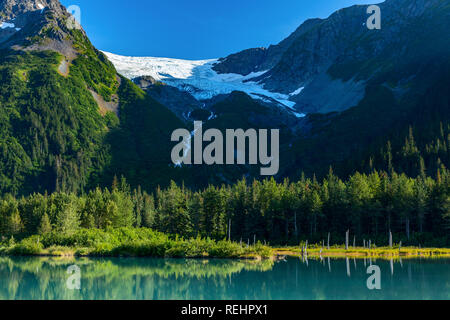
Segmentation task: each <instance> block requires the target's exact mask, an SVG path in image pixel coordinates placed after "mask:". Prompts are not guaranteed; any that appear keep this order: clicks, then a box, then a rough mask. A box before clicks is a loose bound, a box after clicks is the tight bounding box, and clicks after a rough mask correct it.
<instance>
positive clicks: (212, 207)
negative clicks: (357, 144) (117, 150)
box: [0, 166, 450, 247]
mask: <svg viewBox="0 0 450 320" xmlns="http://www.w3.org/2000/svg"><path fill="white" fill-rule="evenodd" d="M449 191H450V171H449V170H447V169H445V168H444V167H443V166H442V168H441V169H439V170H438V171H437V174H436V178H431V177H429V176H427V175H425V173H422V174H421V175H419V176H418V177H417V178H410V177H408V176H406V175H405V174H397V173H396V172H391V173H387V172H383V171H373V172H372V173H370V174H360V173H355V174H353V175H351V176H350V177H349V178H348V179H347V180H345V181H343V180H341V179H339V178H338V177H337V176H336V175H334V174H333V172H332V169H330V172H329V174H328V176H327V177H326V178H324V179H323V180H322V181H318V180H317V179H316V178H315V177H313V178H311V179H310V178H305V177H302V178H301V179H300V180H299V181H295V182H291V181H289V180H287V179H286V180H285V181H283V182H276V181H275V180H274V179H266V180H263V181H258V180H255V181H253V182H248V181H246V180H245V179H242V180H240V181H238V182H237V183H236V184H233V185H223V186H221V187H216V186H212V185H211V186H209V187H207V188H205V189H203V190H199V191H192V190H189V189H187V188H185V187H184V186H183V185H177V184H176V183H175V182H172V183H171V185H170V186H169V187H168V188H166V189H161V188H158V189H157V190H156V191H155V192H154V193H152V194H149V193H147V192H145V191H142V190H141V189H140V188H137V189H134V190H132V189H131V188H130V186H129V185H128V184H127V182H126V180H125V178H122V179H117V178H115V179H114V181H113V183H112V186H111V187H110V188H104V189H100V188H97V189H95V190H92V191H90V192H87V193H85V194H81V195H75V194H70V193H62V192H58V193H53V194H32V195H30V196H27V197H21V198H15V197H13V196H11V195H5V196H3V197H2V199H1V201H0V234H1V235H2V241H3V242H8V241H11V239H16V240H17V239H23V238H25V237H29V236H32V235H42V236H44V235H48V234H57V235H66V236H70V235H73V234H75V233H76V232H78V231H79V230H86V229H92V230H114V229H118V228H136V229H138V228H146V229H147V228H149V229H153V230H154V231H155V232H161V233H164V234H167V235H171V236H172V237H181V238H186V239H187V238H196V237H197V238H203V239H212V240H217V241H221V240H232V241H234V242H241V244H242V243H244V244H254V243H256V242H258V241H260V242H261V243H266V244H270V245H298V244H299V243H300V241H304V240H309V242H310V243H319V242H321V241H322V240H324V239H325V237H326V236H327V235H328V233H330V234H331V242H332V243H339V244H342V243H343V242H344V238H345V232H346V231H347V230H349V231H350V233H351V235H352V238H353V237H355V239H356V241H357V242H358V244H360V245H362V241H363V239H372V243H374V244H375V245H378V246H381V245H386V244H387V241H388V238H387V236H386V235H387V234H388V233H389V231H391V232H392V233H393V234H394V241H396V242H397V243H398V242H399V241H402V243H403V244H405V245H416V246H418V245H422V246H435V247H444V246H449V245H450V243H449V236H448V235H449V232H448V229H449V227H450V224H449V222H450V192H449ZM13 241H14V240H13ZM360 242H361V243H360Z"/></svg>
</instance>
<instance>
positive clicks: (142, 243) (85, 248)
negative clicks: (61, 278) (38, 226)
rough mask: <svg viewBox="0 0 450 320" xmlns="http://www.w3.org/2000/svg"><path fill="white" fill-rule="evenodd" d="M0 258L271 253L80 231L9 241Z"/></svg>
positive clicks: (132, 233)
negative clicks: (22, 256) (21, 256)
mask: <svg viewBox="0 0 450 320" xmlns="http://www.w3.org/2000/svg"><path fill="white" fill-rule="evenodd" d="M0 254H1V255H11V256H14V255H16V256H18V255H24V256H81V257H84V256H85V257H87V256H93V257H119V256H129V257H161V258H233V259H268V258H271V257H273V250H272V249H271V248H270V247H268V246H264V245H262V244H261V243H257V244H255V245H253V246H247V245H240V244H239V243H235V242H230V241H214V240H211V239H204V238H192V239H184V238H179V237H171V236H169V235H166V234H163V233H160V232H156V231H153V230H151V229H146V228H139V229H134V228H118V229H108V230H100V229H81V230H78V231H77V232H75V233H73V234H71V235H63V234H60V233H57V232H51V233H47V234H45V235H42V236H37V235H36V236H31V237H28V238H25V239H23V240H21V241H19V242H16V241H14V239H10V240H8V241H6V242H3V243H2V244H1V246H0Z"/></svg>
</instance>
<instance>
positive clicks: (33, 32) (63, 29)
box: [0, 0, 86, 59]
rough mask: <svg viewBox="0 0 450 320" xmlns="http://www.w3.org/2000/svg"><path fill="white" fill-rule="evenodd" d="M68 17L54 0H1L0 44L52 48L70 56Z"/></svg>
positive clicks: (9, 46) (1, 45)
mask: <svg viewBox="0 0 450 320" xmlns="http://www.w3.org/2000/svg"><path fill="white" fill-rule="evenodd" d="M69 18H70V14H69V13H68V12H67V10H66V9H65V8H64V6H62V5H61V4H60V2H59V1H58V0H1V1H0V22H2V23H3V25H4V26H6V27H5V28H1V29H0V48H12V49H16V50H52V51H57V52H59V53H61V54H63V55H64V56H66V57H68V58H69V59H73V58H74V57H75V56H76V52H75V50H74V49H73V42H72V41H71V32H70V30H69V24H68V21H69ZM79 30H80V31H81V32H82V34H83V35H84V36H86V34H85V33H84V31H83V30H82V29H81V28H80V29H79Z"/></svg>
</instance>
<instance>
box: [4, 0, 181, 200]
mask: <svg viewBox="0 0 450 320" xmlns="http://www.w3.org/2000/svg"><path fill="white" fill-rule="evenodd" d="M0 16H1V17H2V19H4V20H5V21H6V22H5V23H12V21H14V23H16V25H17V28H20V30H16V29H15V28H14V30H7V29H10V28H6V29H2V33H1V34H0V39H1V43H0V46H1V48H2V49H1V51H0V83H1V84H2V86H1V88H0V90H1V91H0V122H1V131H0V192H1V193H5V192H11V193H19V194H27V193H31V192H36V191H39V192H45V191H49V192H52V191H54V190H62V191H73V192H79V191H82V190H83V189H85V188H91V187H94V186H96V185H98V184H100V185H109V184H110V183H111V181H112V177H111V176H112V175H111V174H108V172H110V171H111V170H114V169H112V168H113V167H114V163H115V162H113V158H114V157H115V156H117V154H118V152H114V150H112V149H111V145H112V144H114V143H115V141H112V140H111V138H110V137H111V136H112V134H113V133H114V132H117V131H121V132H126V131H127V130H128V129H129V125H128V127H126V126H125V125H126V123H127V122H126V120H125V119H124V117H125V116H127V114H128V113H129V112H128V109H133V108H139V106H141V107H140V108H146V109H147V112H146V114H145V117H141V121H147V122H149V121H152V123H151V124H152V126H151V127H150V128H151V129H149V130H147V132H148V133H149V136H148V138H147V139H148V140H152V139H155V140H154V141H157V142H155V143H154V146H153V151H154V152H155V154H160V153H161V152H160V148H163V146H164V145H165V143H164V142H159V140H158V139H162V138H161V137H160V136H158V135H159V134H160V132H161V129H164V130H170V129H171V126H169V125H168V123H172V124H173V128H177V127H179V126H180V125H181V123H179V122H178V120H177V118H176V117H175V115H173V114H172V113H171V112H170V111H168V110H167V109H165V110H166V112H163V113H161V112H160V109H161V108H162V107H161V106H160V105H159V104H158V103H156V102H155V101H154V100H152V99H146V100H145V101H144V102H142V100H143V99H142V97H141V96H136V95H134V94H131V93H130V92H129V91H130V90H128V91H127V90H124V89H123V86H125V87H132V89H131V91H133V90H136V91H137V90H139V88H137V86H135V85H134V84H132V83H131V82H130V81H129V80H126V79H121V78H120V77H119V76H118V75H117V73H116V70H115V68H114V66H113V65H112V64H111V63H110V62H109V61H108V59H107V58H106V57H105V56H104V55H103V53H101V52H100V51H98V50H96V49H95V48H94V47H93V46H92V44H91V43H90V41H89V39H88V38H87V37H86V34H85V32H84V31H83V30H82V29H79V28H75V29H74V28H69V24H68V23H67V22H68V20H69V19H70V16H69V14H68V13H67V12H66V11H65V9H64V8H63V7H62V6H61V5H60V4H59V2H58V1H56V0H48V1H31V0H27V1H13V0H3V1H1V2H0ZM16 25H15V26H16ZM142 95H144V94H143V93H142ZM119 106H120V109H121V110H120V113H119V112H117V111H118V110H117V109H118V108H119ZM113 111H115V112H113ZM118 114H119V115H120V117H121V118H123V119H121V120H120V121H119V118H118ZM122 123H123V124H124V125H122ZM149 124H150V122H149ZM155 136H156V138H154V137H155ZM127 143H129V142H123V145H127ZM164 148H166V147H164ZM164 154H165V153H164Z"/></svg>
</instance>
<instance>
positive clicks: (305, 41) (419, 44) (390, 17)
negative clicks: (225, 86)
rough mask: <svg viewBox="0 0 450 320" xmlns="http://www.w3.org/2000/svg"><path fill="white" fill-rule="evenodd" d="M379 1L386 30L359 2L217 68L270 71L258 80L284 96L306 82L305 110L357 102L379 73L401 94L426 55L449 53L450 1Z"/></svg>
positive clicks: (300, 104) (301, 99) (301, 104)
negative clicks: (370, 24) (374, 25)
mask: <svg viewBox="0 0 450 320" xmlns="http://www.w3.org/2000/svg"><path fill="white" fill-rule="evenodd" d="M379 7H380V10H381V13H382V28H381V29H380V30H369V29H368V28H367V26H366V24H365V23H366V20H367V19H368V17H369V15H368V14H367V13H366V10H367V6H362V5H357V6H352V7H349V8H345V9H341V10H339V11H337V12H335V13H333V14H332V15H331V16H330V17H329V18H327V19H323V20H322V19H313V20H308V21H306V22H305V23H304V24H302V25H301V26H300V27H299V28H298V29H297V30H296V31H295V32H294V33H293V34H292V35H291V36H290V37H289V38H287V39H286V40H284V41H282V42H281V43H280V44H278V45H275V46H271V47H269V48H267V49H260V48H257V49H250V50H245V51H243V52H240V53H237V54H233V55H231V56H229V57H227V58H224V59H221V60H220V63H219V64H216V65H215V66H214V70H216V71H217V72H219V73H229V72H236V73H240V74H242V75H245V74H247V73H250V72H253V73H254V72H260V71H263V70H264V71H266V72H265V73H264V74H262V75H261V76H260V77H258V78H256V79H255V81H259V83H260V84H261V85H262V86H263V87H264V88H265V89H266V90H269V91H276V92H280V93H284V94H288V93H291V92H293V91H295V90H296V89H298V88H302V87H303V88H304V89H303V90H302V92H301V94H298V95H295V96H294V97H293V98H292V99H291V100H293V101H294V102H296V106H295V108H296V109H297V110H299V112H304V113H316V112H319V113H328V112H333V111H343V110H346V109H349V108H350V107H354V106H356V105H357V104H358V103H359V102H360V101H361V100H362V99H363V98H364V95H365V91H366V89H367V87H368V86H369V85H370V83H371V82H372V81H377V79H378V80H380V79H381V81H386V82H388V81H389V82H392V83H391V85H394V86H396V88H395V89H396V91H397V92H398V93H400V92H402V87H405V86H408V82H411V79H413V78H416V79H417V76H418V72H420V71H421V68H424V67H425V63H426V61H429V60H430V58H433V57H438V58H439V59H442V58H443V57H445V54H446V53H447V50H448V48H449V38H448V37H443V36H442V35H443V34H445V33H446V30H448V24H449V21H450V19H449V6H448V1H445V0H413V1H411V0H387V1H385V2H384V3H381V4H380V5H379ZM244 64H245V65H246V67H245V68H244V67H242V66H243V65H244ZM411 66H416V67H415V68H411ZM394 75H395V76H394ZM387 77H390V78H389V79H387ZM319 91H320V94H317V93H318V92H319ZM403 91H404V90H403Z"/></svg>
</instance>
